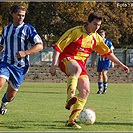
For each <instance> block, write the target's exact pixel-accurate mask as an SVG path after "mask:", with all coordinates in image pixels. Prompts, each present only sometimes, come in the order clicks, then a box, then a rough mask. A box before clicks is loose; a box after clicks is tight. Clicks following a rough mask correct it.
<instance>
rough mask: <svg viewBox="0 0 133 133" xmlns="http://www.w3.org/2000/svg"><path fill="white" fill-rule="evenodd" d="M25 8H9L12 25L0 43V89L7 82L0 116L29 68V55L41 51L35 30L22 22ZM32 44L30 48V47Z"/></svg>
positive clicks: (4, 32)
mask: <svg viewBox="0 0 133 133" xmlns="http://www.w3.org/2000/svg"><path fill="white" fill-rule="evenodd" d="M25 14H26V8H25V7H24V6H21V5H13V6H12V7H11V16H12V18H13V19H12V21H13V22H12V23H11V24H9V25H7V26H5V27H4V28H3V31H2V39H1V41H0V52H2V59H1V63H0V89H2V87H3V86H4V84H5V82H6V81H8V87H7V91H6V92H5V94H4V95H3V97H2V103H1V108H0V114H2V115H4V114H5V113H6V111H7V106H8V103H9V102H11V101H12V100H13V99H14V98H15V95H16V93H17V91H18V89H19V88H20V85H21V84H22V82H23V80H24V78H25V76H26V74H27V72H28V68H29V55H31V54H34V53H37V52H39V51H41V50H42V49H43V42H42V39H41V38H40V36H39V35H38V33H37V31H36V29H35V28H34V27H33V26H32V25H30V24H26V23H25V22H24V18H25ZM31 44H32V46H31Z"/></svg>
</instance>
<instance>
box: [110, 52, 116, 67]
mask: <svg viewBox="0 0 133 133" xmlns="http://www.w3.org/2000/svg"><path fill="white" fill-rule="evenodd" d="M112 53H113V54H114V52H113V50H112ZM114 66H115V65H114V62H112V61H111V68H114Z"/></svg>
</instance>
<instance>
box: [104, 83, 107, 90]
mask: <svg viewBox="0 0 133 133" xmlns="http://www.w3.org/2000/svg"><path fill="white" fill-rule="evenodd" d="M103 86H104V90H107V89H108V82H103Z"/></svg>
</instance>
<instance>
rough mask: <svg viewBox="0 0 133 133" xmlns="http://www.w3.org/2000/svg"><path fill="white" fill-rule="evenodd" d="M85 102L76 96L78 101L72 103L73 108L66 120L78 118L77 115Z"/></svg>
mask: <svg viewBox="0 0 133 133" xmlns="http://www.w3.org/2000/svg"><path fill="white" fill-rule="evenodd" d="M85 103H86V100H85V99H83V98H80V97H78V101H77V102H76V103H75V104H74V105H73V110H72V112H71V114H70V116H69V120H68V121H74V120H76V119H77V118H78V116H79V114H80V112H81V111H82V109H83V107H84V105H85Z"/></svg>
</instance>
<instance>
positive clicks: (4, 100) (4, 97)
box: [2, 93, 9, 103]
mask: <svg viewBox="0 0 133 133" xmlns="http://www.w3.org/2000/svg"><path fill="white" fill-rule="evenodd" d="M2 102H3V103H6V102H9V101H8V100H7V99H6V93H5V94H4V95H3V98H2Z"/></svg>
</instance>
